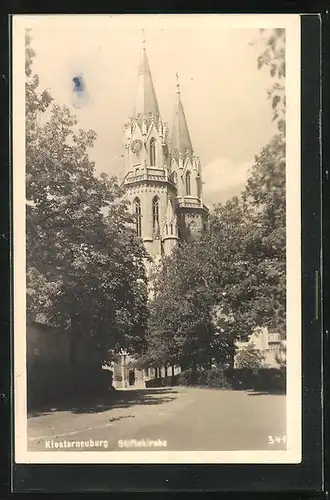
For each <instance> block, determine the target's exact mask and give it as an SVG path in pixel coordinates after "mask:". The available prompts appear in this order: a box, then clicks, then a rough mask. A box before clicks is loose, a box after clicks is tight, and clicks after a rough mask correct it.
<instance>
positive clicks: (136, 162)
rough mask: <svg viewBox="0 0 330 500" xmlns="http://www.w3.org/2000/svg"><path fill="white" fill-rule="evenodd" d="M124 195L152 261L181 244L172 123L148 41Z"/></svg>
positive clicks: (128, 135) (131, 123)
mask: <svg viewBox="0 0 330 500" xmlns="http://www.w3.org/2000/svg"><path fill="white" fill-rule="evenodd" d="M123 187H124V190H125V198H126V199H128V200H129V201H130V203H131V210H132V213H133V214H135V216H136V222H135V229H136V233H137V234H138V236H140V237H141V238H142V240H143V242H144V244H145V247H146V249H147V251H148V253H149V255H150V256H151V257H152V259H153V260H154V261H157V260H160V258H161V257H162V256H163V255H167V254H169V253H170V252H171V251H172V249H173V247H174V246H175V245H177V243H178V225H177V217H176V212H175V206H176V204H175V200H176V196H177V190H176V185H175V181H174V177H173V172H172V170H171V161H170V155H169V144H168V128H167V125H166V124H165V123H163V121H162V117H161V114H160V111H159V106H158V102H157V97H156V93H155V89H154V84H153V80H152V76H151V72H150V67H149V62H148V58H147V51H146V47H145V43H144V46H143V50H142V60H141V64H140V67H139V71H138V84H137V95H136V101H135V107H134V111H133V116H132V117H131V118H129V120H128V121H127V123H126V124H125V177H124V181H123Z"/></svg>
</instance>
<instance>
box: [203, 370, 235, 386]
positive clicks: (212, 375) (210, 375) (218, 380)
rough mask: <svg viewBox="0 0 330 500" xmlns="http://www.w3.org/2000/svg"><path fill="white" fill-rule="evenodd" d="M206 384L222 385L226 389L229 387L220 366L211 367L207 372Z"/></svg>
mask: <svg viewBox="0 0 330 500" xmlns="http://www.w3.org/2000/svg"><path fill="white" fill-rule="evenodd" d="M206 385H207V386H208V387H223V388H228V389H229V388H230V387H231V385H230V383H229V381H228V380H227V378H226V375H225V372H224V370H222V369H221V368H212V369H211V370H209V371H208V372H207V378H206Z"/></svg>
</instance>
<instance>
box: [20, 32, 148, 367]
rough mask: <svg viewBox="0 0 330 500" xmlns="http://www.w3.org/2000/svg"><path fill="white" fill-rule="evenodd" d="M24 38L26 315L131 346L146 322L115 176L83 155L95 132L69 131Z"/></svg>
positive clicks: (102, 344) (101, 345) (140, 271)
mask: <svg viewBox="0 0 330 500" xmlns="http://www.w3.org/2000/svg"><path fill="white" fill-rule="evenodd" d="M32 57H33V51H32V49H31V47H30V38H29V36H28V37H27V64H26V68H27V70H26V77H27V84H26V198H27V206H26V211H27V220H26V224H27V293H28V298H27V305H28V311H27V313H28V318H29V319H34V320H38V319H39V318H40V314H41V315H42V317H43V318H44V319H46V321H47V322H50V323H52V324H53V325H55V326H60V327H62V328H72V329H73V331H74V333H75V335H77V336H83V337H84V338H86V339H90V340H93V345H94V347H95V348H98V349H99V350H100V357H101V358H102V360H104V359H106V358H107V356H108V354H107V352H108V350H109V349H111V350H112V351H113V352H118V351H119V350H120V349H126V350H127V351H128V352H133V353H134V352H138V351H140V350H141V349H142V347H143V345H144V339H143V337H144V331H145V324H146V321H147V315H148V312H147V287H146V275H145V267H144V258H145V257H146V253H145V250H144V248H143V246H142V244H141V243H140V241H139V240H138V239H137V237H136V236H135V234H134V232H133V230H132V229H130V227H129V224H130V223H131V222H132V219H131V215H130V213H129V210H128V207H127V205H126V204H125V202H124V201H122V199H121V197H122V191H121V189H120V187H119V185H118V183H117V181H116V179H115V178H110V177H108V176H107V175H105V174H103V175H101V176H100V177H97V176H96V174H95V166H94V164H93V162H91V161H90V159H89V149H90V148H91V147H92V146H93V144H94V141H95V139H96V135H95V132H93V131H83V130H79V129H77V125H78V123H77V120H76V118H75V117H74V116H72V114H71V112H70V110H69V109H67V108H65V107H60V106H59V105H57V104H51V102H52V99H51V97H50V96H49V94H48V93H47V92H42V93H40V92H39V89H38V83H39V82H38V77H37V75H33V74H32V68H31V65H32Z"/></svg>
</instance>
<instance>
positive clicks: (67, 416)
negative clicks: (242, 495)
mask: <svg viewBox="0 0 330 500" xmlns="http://www.w3.org/2000/svg"><path fill="white" fill-rule="evenodd" d="M118 392H119V395H118V398H116V399H115V400H114V401H113V402H112V403H111V404H110V403H109V404H108V405H105V404H104V403H103V404H102V403H99V404H98V405H94V406H90V407H85V408H79V407H78V408H70V409H65V408H63V409H53V410H51V411H48V412H44V413H39V414H38V413H36V414H34V415H31V416H29V418H28V449H29V451H37V450H38V451H45V449H49V447H50V440H52V441H53V442H54V441H56V442H60V441H61V442H62V443H63V442H64V441H81V440H84V441H86V440H92V441H90V445H93V443H94V442H95V441H98V440H101V441H103V442H104V441H106V447H105V443H103V444H104V446H103V447H101V448H98V451H101V449H105V450H106V451H114V450H115V451H119V450H120V449H121V448H120V446H121V445H120V442H122V441H123V440H145V443H146V441H147V440H161V441H166V445H167V448H166V449H167V450H173V451H186V450H187V451H191V450H195V451H198V450H203V451H211V450H217V451H234V450H269V449H270V448H269V442H268V441H269V436H272V437H273V438H275V437H276V436H279V437H283V436H284V435H285V396H284V395H274V394H260V393H253V392H247V391H227V390H217V389H209V388H183V387H173V388H164V389H127V390H120V391H118ZM150 445H151V443H149V446H150ZM53 446H54V445H53ZM62 446H63V445H62ZM64 446H65V447H66V445H64ZM99 446H101V445H100V444H99ZM153 446H154V445H153ZM284 448H285V445H284V444H283V442H281V443H274V444H273V445H272V448H271V449H284ZM53 449H54V448H53ZM93 449H95V448H93ZM137 449H140V448H137ZM148 449H149V450H150V449H152V448H145V449H144V451H147V450H148ZM160 449H161V448H160ZM61 451H64V450H63V449H62V450H61ZM68 451H70V450H68ZM74 451H77V450H74ZM126 451H127V449H126ZM130 451H131V450H130Z"/></svg>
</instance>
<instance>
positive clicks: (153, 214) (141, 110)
mask: <svg viewBox="0 0 330 500" xmlns="http://www.w3.org/2000/svg"><path fill="white" fill-rule="evenodd" d="M176 87H177V88H176V102H175V111H174V119H173V123H172V127H171V130H169V128H168V126H167V124H166V123H164V121H163V119H162V116H161V113H160V110H159V105H158V100H157V96H156V92H155V88H154V83H153V79H152V75H151V71H150V66H149V62H148V57H147V51H146V47H145V46H144V47H143V50H142V60H141V63H140V66H139V70H138V81H137V94H136V101H135V106H134V110H133V114H132V116H131V117H130V118H129V119H128V121H127V122H126V124H125V127H124V146H125V154H124V157H125V176H124V180H123V183H122V187H123V189H124V192H125V198H126V199H127V200H128V201H129V202H130V206H131V210H132V213H133V215H134V216H135V231H136V233H137V235H138V236H139V237H140V238H141V239H142V241H143V242H144V245H145V248H146V250H147V252H148V254H149V255H150V257H151V263H148V264H146V265H147V272H148V273H150V271H151V267H152V266H153V264H155V265H156V264H157V263H158V262H160V261H161V259H162V257H164V256H167V255H169V254H170V253H171V252H172V250H173V248H174V247H175V246H176V245H178V244H179V242H180V241H184V240H187V239H189V238H190V237H193V236H194V234H196V233H198V232H200V231H203V230H204V227H205V224H206V221H207V216H208V209H207V207H206V206H205V205H204V204H203V182H202V168H201V163H200V160H199V158H198V156H196V155H195V152H194V149H193V145H192V141H191V138H190V133H189V129H188V124H187V120H186V117H185V112H184V108H183V104H182V100H181V93H180V86H179V82H178V81H177V86H176ZM129 365H131V366H132V365H133V363H132V360H129V358H128V356H126V354H123V355H122V361H121V366H120V367H119V366H116V367H114V385H117V386H119V387H123V386H124V387H126V386H128V385H137V384H138V385H139V384H140V383H142V382H143V380H144V378H145V377H147V378H148V377H149V376H150V375H151V374H150V370H147V371H146V372H144V371H143V372H142V371H139V370H134V368H131V369H130V370H128V366H129ZM132 370H133V371H134V373H133V374H132ZM116 374H118V375H116ZM116 379H117V380H116Z"/></svg>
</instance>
